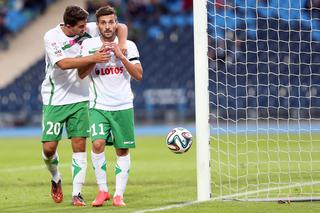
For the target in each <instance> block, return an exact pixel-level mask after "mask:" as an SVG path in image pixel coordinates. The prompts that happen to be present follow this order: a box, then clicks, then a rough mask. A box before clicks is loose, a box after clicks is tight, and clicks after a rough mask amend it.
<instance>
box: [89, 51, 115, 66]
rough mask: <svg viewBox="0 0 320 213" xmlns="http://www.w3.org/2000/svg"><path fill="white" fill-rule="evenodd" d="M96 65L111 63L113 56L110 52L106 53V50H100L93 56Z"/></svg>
mask: <svg viewBox="0 0 320 213" xmlns="http://www.w3.org/2000/svg"><path fill="white" fill-rule="evenodd" d="M92 56H93V57H94V62H95V63H106V62H108V61H110V58H111V55H110V52H108V51H106V50H105V49H104V48H100V50H98V51H97V52H95V53H94V54H93V55H92Z"/></svg>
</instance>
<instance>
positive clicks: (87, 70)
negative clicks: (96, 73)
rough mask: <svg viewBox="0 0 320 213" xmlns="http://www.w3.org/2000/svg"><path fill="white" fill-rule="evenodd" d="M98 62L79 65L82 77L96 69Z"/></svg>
mask: <svg viewBox="0 0 320 213" xmlns="http://www.w3.org/2000/svg"><path fill="white" fill-rule="evenodd" d="M95 66H96V63H92V64H89V65H87V66H83V67H79V68H78V75H79V77H80V78H81V79H84V78H85V77H86V76H87V75H89V74H90V72H91V71H92V70H93V69H94V67H95Z"/></svg>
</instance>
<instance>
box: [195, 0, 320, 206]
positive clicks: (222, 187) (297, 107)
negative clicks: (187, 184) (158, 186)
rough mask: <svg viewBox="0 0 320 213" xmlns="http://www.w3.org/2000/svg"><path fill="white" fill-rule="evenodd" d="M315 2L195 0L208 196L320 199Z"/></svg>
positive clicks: (200, 140)
mask: <svg viewBox="0 0 320 213" xmlns="http://www.w3.org/2000/svg"><path fill="white" fill-rule="evenodd" d="M308 2H309V1H307V0H272V1H255V0H252V1H251V0H230V1H224V0H206V1H205V0H194V2H193V3H194V4H193V7H194V9H193V12H194V60H195V71H194V72H195V102H196V103H195V104H196V145H197V189H198V200H199V201H204V200H208V199H215V200H241V201H287V200H289V201H315V200H320V72H319V70H320V18H319V16H318V15H317V14H319V13H320V9H319V8H315V7H313V5H312V4H311V5H310V4H308ZM316 12H318V13H316Z"/></svg>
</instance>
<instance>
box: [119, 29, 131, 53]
mask: <svg viewBox="0 0 320 213" xmlns="http://www.w3.org/2000/svg"><path fill="white" fill-rule="evenodd" d="M117 37H118V40H119V46H120V50H121V51H122V53H123V54H126V52H127V45H126V41H127V38H128V27H127V25H125V24H122V23H118V24H117Z"/></svg>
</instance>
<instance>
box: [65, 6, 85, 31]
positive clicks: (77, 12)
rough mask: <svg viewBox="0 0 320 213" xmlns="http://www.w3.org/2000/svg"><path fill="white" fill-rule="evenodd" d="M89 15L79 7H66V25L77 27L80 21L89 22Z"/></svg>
mask: <svg viewBox="0 0 320 213" xmlns="http://www.w3.org/2000/svg"><path fill="white" fill-rule="evenodd" d="M88 15H89V13H88V12H87V11H86V10H84V9H82V8H81V7H79V6H77V5H71V6H68V7H66V10H65V11H64V14H63V22H64V24H65V25H67V24H68V25H70V26H72V27H73V26H75V25H76V24H77V23H78V22H79V21H83V20H87V18H88Z"/></svg>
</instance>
